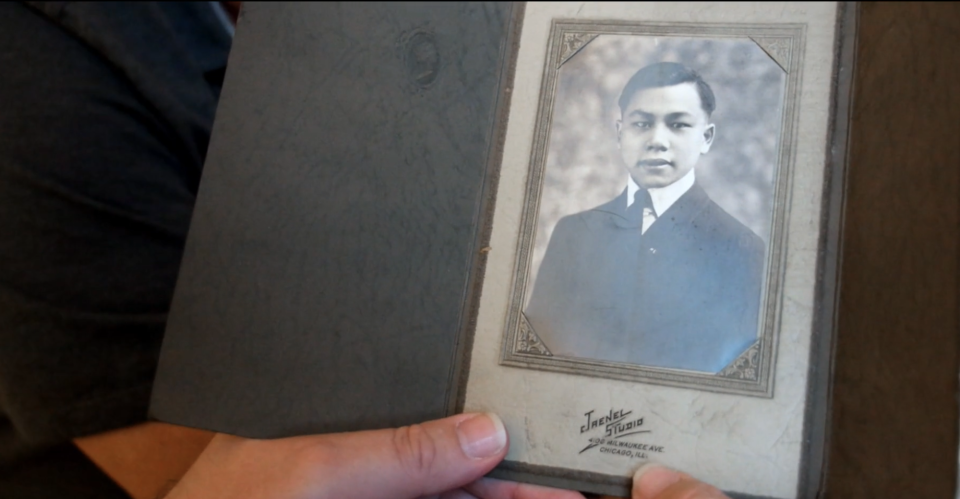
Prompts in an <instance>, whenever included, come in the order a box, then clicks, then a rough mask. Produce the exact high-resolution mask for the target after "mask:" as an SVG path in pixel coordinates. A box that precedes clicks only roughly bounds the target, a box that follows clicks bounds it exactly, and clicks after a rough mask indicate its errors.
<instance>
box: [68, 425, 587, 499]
mask: <svg viewBox="0 0 960 499" xmlns="http://www.w3.org/2000/svg"><path fill="white" fill-rule="evenodd" d="M150 425H154V426H150ZM178 429H179V430H180V431H179V435H178ZM183 431H193V432H194V435H193V436H194V439H193V441H194V443H196V444H201V443H202V441H203V440H204V439H205V438H204V437H205V436H208V434H205V432H198V431H196V430H187V429H185V428H179V427H173V426H171V425H163V424H161V423H149V424H148V425H141V426H140V427H133V428H128V429H123V430H119V431H117V432H111V433H109V434H104V435H102V436H97V437H93V438H92V439H89V440H86V441H85V442H83V443H80V442H78V445H79V446H81V448H83V449H84V450H85V451H86V450H88V449H89V450H92V451H93V453H92V454H93V456H99V457H100V458H101V459H100V461H98V464H101V463H106V464H107V465H108V466H109V467H110V469H111V470H113V471H114V472H118V473H120V475H116V476H115V475H114V474H111V476H113V477H114V479H116V480H118V482H121V485H123V486H124V488H126V489H127V490H128V491H130V492H131V495H133V496H134V497H135V498H137V499H139V498H140V497H146V498H149V499H152V498H154V497H158V495H156V494H155V495H153V496H149V495H147V496H144V495H138V494H143V493H149V488H145V487H144V486H146V485H149V483H148V482H150V481H151V477H152V479H153V487H154V488H156V486H157V485H161V486H162V485H164V483H161V482H157V481H156V478H163V475H162V474H161V473H159V471H160V470H158V469H151V468H150V466H151V465H159V466H160V467H162V468H163V469H165V470H166V471H167V472H168V473H169V474H168V475H167V476H173V475H176V474H178V473H179V468H177V465H178V464H179V465H181V466H182V465H183V464H186V462H187V460H189V458H190V456H189V452H186V453H180V454H178V455H169V454H168V456H167V457H168V459H166V460H165V459H162V458H158V457H156V456H153V457H151V456H147V455H145V454H144V453H143V451H149V450H151V449H152V450H154V451H157V452H159V453H160V454H163V453H165V451H164V450H163V449H164V448H167V447H165V446H160V447H158V444H162V441H163V440H164V439H167V440H168V442H167V443H168V444H169V443H173V444H176V445H180V446H181V449H185V448H186V446H184V445H183V444H184V443H185V442H184V441H181V442H180V443H179V444H177V443H176V442H171V441H170V439H171V438H175V437H177V436H179V437H184V436H188V434H187V433H183ZM114 444H119V445H132V446H133V448H128V449H126V450H123V449H122V447H119V446H116V445H114ZM507 448H508V440H507V435H506V431H505V429H504V428H503V424H502V423H501V422H500V420H499V418H498V417H496V416H490V415H485V414H461V415H457V416H452V417H449V418H444V419H441V420H437V421H430V422H426V423H423V424H419V425H411V426H406V427H402V428H396V429H384V430H374V431H363V432H354V433H339V434H330V435H312V436H302V437H291V438H282V439H275V440H254V439H246V438H241V437H234V436H229V435H224V434H218V435H216V436H214V437H213V438H212V440H209V444H208V445H206V447H205V449H204V450H203V452H202V453H200V454H199V458H198V459H196V462H194V463H193V465H192V466H188V467H189V470H186V469H184V470H183V471H184V472H185V474H184V475H183V477H182V479H181V480H179V483H177V484H176V486H175V487H173V489H172V490H170V491H169V495H167V496H166V497H167V498H168V499H192V498H204V499H207V498H210V499H217V498H220V497H223V498H231V499H235V498H249V499H297V498H301V497H302V498H307V497H310V498H327V497H331V498H333V497H336V498H343V499H351V498H356V499H362V498H379V497H385V496H388V495H389V496H391V497H396V498H401V499H402V498H411V499H412V498H415V497H423V496H434V495H437V494H441V497H451V498H453V497H458V498H469V497H482V498H489V499H494V498H503V499H509V498H512V499H582V498H583V496H582V495H580V494H579V493H576V492H570V491H561V490H555V489H548V488H545V487H537V486H533V485H525V484H517V483H512V482H505V481H500V480H493V479H483V478H481V477H482V476H483V475H484V474H486V473H487V472H488V471H490V470H491V469H492V468H493V467H494V466H496V464H497V463H499V462H500V460H502V459H503V457H504V456H505V455H506V452H507ZM111 450H112V451H114V452H117V451H120V452H121V453H123V454H124V455H123V456H113V457H111V456H109V455H107V454H105V451H111ZM137 455H139V456H140V458H142V459H144V461H142V462H136V456H137ZM93 456H91V457H93ZM94 460H95V461H97V459H96V458H95V459H94ZM120 461H126V462H120ZM174 461H178V462H174ZM138 468H139V472H140V473H145V475H144V476H140V477H136V476H133V474H135V473H136V472H137V469H138ZM108 472H109V471H108ZM177 478H179V477H177ZM166 490H169V487H166V488H161V489H159V490H158V493H163V492H165V491H166ZM134 492H136V493H134Z"/></svg>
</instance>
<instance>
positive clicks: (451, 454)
mask: <svg viewBox="0 0 960 499" xmlns="http://www.w3.org/2000/svg"><path fill="white" fill-rule="evenodd" d="M327 437H328V438H330V442H329V443H330V444H331V445H329V446H325V448H326V450H327V451H333V452H335V453H336V454H335V455H336V462H337V465H336V466H335V467H334V468H335V469H331V470H330V471H331V472H332V473H331V475H332V476H330V477H329V479H328V480H325V482H326V483H325V485H326V486H323V487H322V488H323V489H326V490H324V493H323V494H321V497H350V498H356V499H366V498H370V499H374V498H377V499H379V498H381V497H385V496H391V497H396V498H399V499H412V498H415V497H420V496H426V495H433V494H439V493H441V492H445V491H448V490H451V489H455V488H457V487H460V486H463V485H465V484H468V483H470V482H472V481H474V480H476V479H478V478H480V477H481V476H483V475H484V474H486V473H487V472H488V471H490V470H491V469H493V467H494V466H496V465H497V463H499V462H500V460H502V459H503V457H504V456H505V455H506V453H507V432H506V430H505V429H504V426H503V422H502V421H501V420H500V418H499V417H498V416H497V415H495V414H461V415H458V416H452V417H449V418H444V419H439V420H436V421H430V422H427V423H423V424H416V425H411V426H405V427H402V428H396V429H389V430H376V431H365V432H357V433H342V434H335V435H328V436H327Z"/></svg>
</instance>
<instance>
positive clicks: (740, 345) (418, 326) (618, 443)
mask: <svg viewBox="0 0 960 499" xmlns="http://www.w3.org/2000/svg"><path fill="white" fill-rule="evenodd" d="M856 21H857V8H856V4H851V3H836V2H823V3H815V4H794V3H778V4H775V5H774V4H760V3H731V4H727V3H719V2H698V3H679V2H678V3H674V2H631V3H602V2H586V3H563V2H558V3H526V4H525V3H522V2H516V3H510V2H501V3H444V4H430V5H427V4H403V3H400V4H386V5H372V4H363V3H359V4H354V3H343V4H334V3H321V4H277V5H274V4H250V5H245V6H244V12H243V15H242V16H241V18H240V21H239V25H238V28H237V35H236V38H235V41H234V47H233V51H232V53H231V56H230V61H229V67H228V71H227V76H226V81H225V85H224V90H223V95H222V98H221V104H220V107H219V109H218V112H217V118H216V124H215V127H214V133H213V138H212V142H211V145H210V149H209V153H208V157H207V161H206V165H205V170H204V173H203V178H202V182H201V187H200V193H199V197H198V201H197V204H196V211H195V214H194V218H193V222H192V225H191V229H190V235H189V238H188V241H187V247H186V253H185V256H184V260H183V266H182V269H181V273H180V277H179V281H178V284H177V291H176V295H175V297H174V300H173V303H172V309H171V313H170V317H169V323H168V329H167V335H166V338H165V340H164V346H163V352H162V358H161V363H160V368H159V371H158V373H157V379H156V385H155V389H154V394H153V400H152V405H151V415H152V416H153V417H154V418H156V419H159V420H162V421H168V422H171V423H176V424H182V425H187V426H194V427H199V428H205V429H210V430H216V431H221V432H227V433H233V434H238V435H243V436H247V437H255V438H274V437H282V436H290V435H298V434H306V433H323V432H338V431H353V430H361V429H370V428H382V427H389V426H396V425H403V424H411V423H416V422H420V421H423V420H427V419H432V418H436V417H442V416H444V415H449V414H453V413H458V412H463V411H491V412H496V413H497V414H499V415H500V416H501V417H502V418H503V420H504V422H505V425H506V427H507V430H508V432H509V434H510V441H511V444H510V451H509V454H508V456H507V459H506V460H505V461H504V462H503V463H502V464H501V465H500V466H499V467H498V468H497V469H496V470H494V472H493V473H492V476H496V477H501V478H507V479H513V480H521V481H527V482H532V483H539V484H545V485H551V486H556V487H563V488H571V489H576V490H581V491H586V492H594V493H601V494H612V495H621V496H623V495H628V494H629V477H630V476H631V475H632V473H633V471H635V470H636V469H637V468H638V467H639V466H640V465H642V464H643V463H645V462H648V461H656V462H659V463H662V464H664V465H667V466H671V467H674V468H677V469H681V470H683V471H686V472H688V473H690V474H692V475H694V476H696V477H698V478H700V479H703V480H705V481H707V482H710V483H712V484H715V485H716V486H717V487H719V488H721V489H722V490H724V491H726V492H728V493H730V494H732V495H735V496H744V497H769V498H799V497H815V496H816V494H817V492H818V491H819V490H820V484H821V483H822V480H823V478H824V477H823V463H824V452H825V443H826V439H827V438H828V435H827V427H826V421H827V417H828V414H829V393H830V370H831V359H832V346H833V341H832V339H833V324H834V308H835V301H836V296H837V291H838V288H839V282H838V272H837V264H838V262H837V258H838V256H837V255H838V249H839V245H840V240H839V234H840V227H841V224H842V209H843V192H844V190H843V189H844V172H845V162H846V156H845V154H846V140H847V127H848V111H849V107H850V102H851V95H850V87H851V85H850V77H851V71H852V68H853V63H854V60H853V59H854V56H853V54H854V51H853V48H854V41H855V33H856Z"/></svg>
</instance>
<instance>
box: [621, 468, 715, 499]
mask: <svg viewBox="0 0 960 499" xmlns="http://www.w3.org/2000/svg"><path fill="white" fill-rule="evenodd" d="M632 492H633V497H632V499H729V498H728V497H727V496H726V495H724V493H723V492H720V491H719V490H718V489H717V488H716V487H713V486H710V485H707V484H705V483H703V482H701V481H699V480H697V479H695V478H693V477H691V476H690V475H687V474H686V473H680V472H678V471H674V470H671V469H669V468H665V467H663V466H661V465H659V464H655V463H649V464H645V465H643V466H641V467H640V469H638V470H637V472H636V473H635V474H634V475H633V491H632Z"/></svg>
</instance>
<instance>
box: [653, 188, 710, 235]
mask: <svg viewBox="0 0 960 499" xmlns="http://www.w3.org/2000/svg"><path fill="white" fill-rule="evenodd" d="M709 202H710V198H709V197H707V193H706V192H705V191H704V190H703V188H702V187H700V184H699V183H694V184H693V186H691V187H690V189H689V190H687V192H685V193H683V195H682V196H680V198H679V199H677V201H676V202H675V203H673V205H672V206H670V208H668V209H667V211H665V212H663V213H662V214H661V215H660V216H658V217H657V221H656V222H653V225H651V226H650V228H649V229H647V231H646V232H645V233H644V234H643V238H644V239H659V238H661V237H664V236H666V235H667V234H669V233H670V232H674V231H676V230H683V229H684V228H686V227H690V225H691V224H692V223H693V220H694V219H695V218H697V215H699V214H700V212H702V211H703V209H704V208H705V207H706V206H707V203H709Z"/></svg>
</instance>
